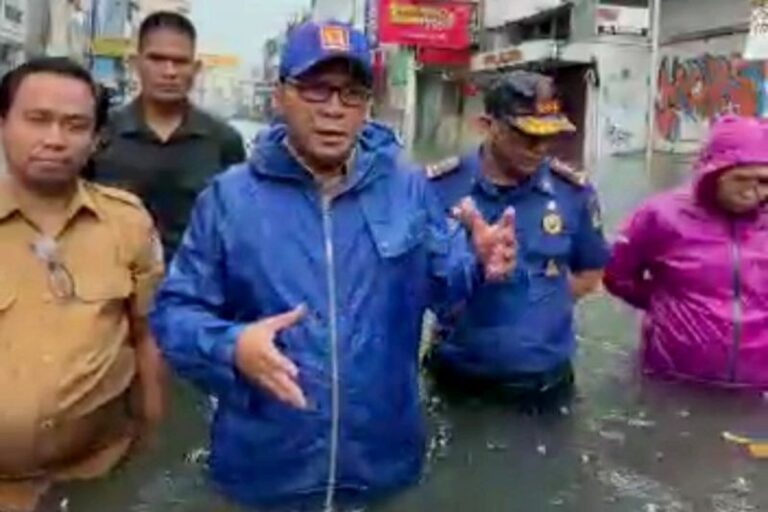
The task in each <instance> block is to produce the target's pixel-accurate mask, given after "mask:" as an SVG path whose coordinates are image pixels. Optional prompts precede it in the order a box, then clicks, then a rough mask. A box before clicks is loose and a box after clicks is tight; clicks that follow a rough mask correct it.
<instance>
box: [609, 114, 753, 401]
mask: <svg viewBox="0 0 768 512" xmlns="http://www.w3.org/2000/svg"><path fill="white" fill-rule="evenodd" d="M694 170H695V177H694V179H693V180H692V182H690V183H688V184H686V185H684V186H682V187H680V188H678V189H675V190H671V191H669V192H665V193H662V194H660V195H657V196H655V197H652V198H650V199H649V200H648V201H647V202H645V204H643V205H642V206H641V207H640V208H639V209H638V210H637V211H636V212H635V213H634V214H632V215H631V216H630V218H629V219H628V221H627V222H626V224H625V225H624V227H623V229H622V230H621V232H620V234H619V237H618V239H617V241H616V243H615V245H614V247H613V250H612V256H611V260H610V262H609V264H608V267H607V269H606V276H605V285H606V287H607V289H608V290H609V291H610V292H611V293H612V294H614V295H616V296H617V297H620V298H622V299H623V300H625V301H626V302H628V303H629V304H631V305H632V306H634V307H636V308H639V309H641V310H642V311H644V313H645V314H644V321H643V333H642V334H643V344H642V350H641V356H642V364H643V369H644V370H645V372H646V373H650V374H655V375H659V376H662V377H671V378H679V379H683V380H691V381H696V382H702V383H710V384H715V385H720V386H728V387H742V388H744V387H746V388H756V389H761V390H768V207H767V205H768V123H766V122H765V121H761V120H759V119H755V118H747V117H736V116H726V117H723V118H721V119H719V120H718V121H716V122H715V123H714V124H713V126H712V128H711V131H710V134H709V137H708V140H707V142H706V143H705V146H704V148H703V150H702V152H701V154H700V156H699V159H698V161H697V163H696V165H695V167H694Z"/></svg>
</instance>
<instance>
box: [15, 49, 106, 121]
mask: <svg viewBox="0 0 768 512" xmlns="http://www.w3.org/2000/svg"><path fill="white" fill-rule="evenodd" d="M39 74H52V75H59V76H62V77H65V78H71V79H73V80H78V81H80V82H82V83H84V84H85V85H87V86H88V88H89V89H90V90H91V93H92V94H93V99H94V103H95V111H94V114H95V117H94V120H95V129H96V130H99V129H101V127H102V126H104V123H106V120H107V110H106V109H104V108H103V107H102V105H101V92H100V90H99V86H98V85H97V84H96V82H95V81H94V80H93V77H92V76H91V74H90V73H89V72H88V71H87V70H86V69H85V68H84V67H83V66H81V65H80V64H78V63H77V62H75V61H74V60H72V59H69V58H67V57H39V58H35V59H32V60H29V61H27V62H25V63H24V64H21V65H20V66H17V67H16V68H14V69H13V70H11V71H9V72H8V73H7V74H6V75H5V76H4V77H3V79H2V81H0V118H2V119H5V118H6V117H8V112H10V110H11V107H13V102H14V100H15V99H16V94H17V93H18V92H19V89H20V88H21V85H22V84H23V83H24V80H26V79H27V78H28V77H30V76H32V75H39Z"/></svg>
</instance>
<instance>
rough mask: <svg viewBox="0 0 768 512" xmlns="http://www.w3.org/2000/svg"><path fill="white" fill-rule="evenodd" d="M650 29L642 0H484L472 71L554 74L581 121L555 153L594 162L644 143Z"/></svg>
mask: <svg viewBox="0 0 768 512" xmlns="http://www.w3.org/2000/svg"><path fill="white" fill-rule="evenodd" d="M649 34H650V9H649V7H648V5H647V1H645V0H637V1H632V0H613V1H611V0H573V1H562V0H520V1H516V2H514V5H513V3H512V2H508V1H507V0H486V3H485V11H484V30H483V34H482V37H481V51H479V52H477V53H476V54H475V55H474V56H473V58H472V64H471V73H472V76H473V79H474V81H475V82H476V83H477V84H479V85H480V86H481V87H482V86H483V85H484V84H487V83H488V82H489V81H491V80H493V79H494V78H496V77H498V76H500V75H502V74H503V73H505V72H508V71H510V70H513V69H530V70H535V71H540V72H545V73H547V74H550V75H552V76H553V77H554V78H555V81H556V82H557V84H558V86H559V90H560V92H561V94H562V96H563V97H562V99H563V104H564V108H565V110H566V111H567V113H568V115H569V116H570V117H571V119H572V120H573V121H574V123H575V124H576V125H577V127H578V128H579V131H578V134H577V135H574V136H570V137H568V138H566V139H564V140H563V141H562V142H561V143H559V144H558V145H557V148H558V152H559V153H560V154H559V156H561V157H563V158H566V159H568V160H570V161H575V162H582V163H584V164H586V165H592V164H594V163H595V162H596V161H597V160H598V159H600V158H602V157H604V156H606V155H613V154H620V153H631V152H638V151H642V150H643V149H644V148H645V147H646V143H647V133H648V114H647V113H648V98H649V84H650V80H651V69H650V62H651V51H650V41H649ZM471 104H472V105H474V106H475V108H474V113H475V114H477V113H479V110H480V109H481V108H482V107H481V104H480V102H479V101H477V100H476V101H474V102H472V103H471Z"/></svg>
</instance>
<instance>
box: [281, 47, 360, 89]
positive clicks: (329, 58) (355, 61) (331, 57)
mask: <svg viewBox="0 0 768 512" xmlns="http://www.w3.org/2000/svg"><path fill="white" fill-rule="evenodd" d="M336 60H341V61H347V62H349V63H350V65H351V67H352V68H353V69H356V70H357V71H358V72H359V73H360V76H361V78H363V79H364V80H365V83H366V84H370V83H371V82H372V81H373V71H372V70H371V68H370V65H369V63H367V62H365V61H363V60H362V59H361V58H359V57H357V56H355V55H351V54H349V53H345V52H338V53H329V54H326V55H323V56H322V57H319V58H317V59H315V60H312V61H309V62H306V63H304V65H303V66H300V67H296V68H294V69H292V70H291V73H290V74H289V76H288V78H299V77H301V76H302V75H305V74H307V73H309V72H310V71H312V70H313V69H315V68H317V67H318V66H321V65H323V64H326V63H328V62H333V61H336Z"/></svg>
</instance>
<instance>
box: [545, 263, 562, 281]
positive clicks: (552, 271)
mask: <svg viewBox="0 0 768 512" xmlns="http://www.w3.org/2000/svg"><path fill="white" fill-rule="evenodd" d="M544 274H545V275H546V276H547V277H558V276H559V275H560V266H559V265H558V264H557V262H556V261H555V260H549V263H547V268H546V270H545V271H544Z"/></svg>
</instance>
